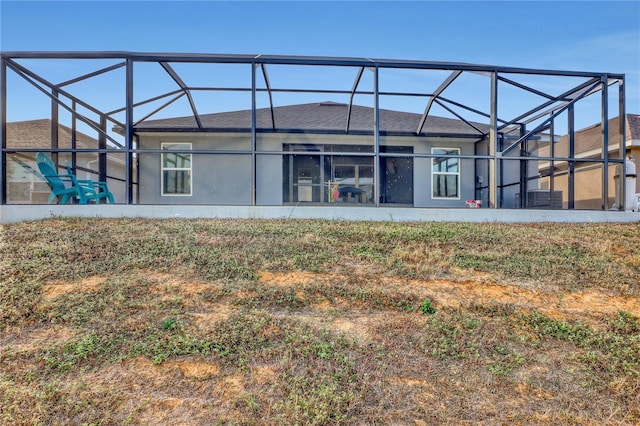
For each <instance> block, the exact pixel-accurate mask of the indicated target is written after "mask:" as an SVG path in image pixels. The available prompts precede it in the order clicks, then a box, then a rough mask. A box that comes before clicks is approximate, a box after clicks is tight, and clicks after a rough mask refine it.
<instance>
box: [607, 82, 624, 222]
mask: <svg viewBox="0 0 640 426" xmlns="http://www.w3.org/2000/svg"><path fill="white" fill-rule="evenodd" d="M601 127H602V159H603V160H604V163H602V209H603V210H609V77H608V76H607V75H606V74H605V75H603V76H602V126H601ZM621 179H622V180H621V183H622V185H624V175H623V176H621ZM623 204H624V203H623Z"/></svg>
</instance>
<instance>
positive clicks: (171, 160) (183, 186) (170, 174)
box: [162, 143, 191, 195]
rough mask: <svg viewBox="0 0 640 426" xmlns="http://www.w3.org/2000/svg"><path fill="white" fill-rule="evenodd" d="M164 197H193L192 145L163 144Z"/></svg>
mask: <svg viewBox="0 0 640 426" xmlns="http://www.w3.org/2000/svg"><path fill="white" fill-rule="evenodd" d="M162 150H163V151H173V152H163V153H162V195H191V154H188V153H186V152H185V151H191V144H190V143H163V144H162Z"/></svg>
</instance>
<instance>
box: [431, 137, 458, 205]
mask: <svg viewBox="0 0 640 426" xmlns="http://www.w3.org/2000/svg"><path fill="white" fill-rule="evenodd" d="M439 149H440V150H445V151H457V154H455V155H460V148H451V147H444V146H441V147H432V148H431V154H432V155H436V152H435V151H436V150H439ZM434 160H435V157H431V161H430V163H431V167H430V168H431V199H432V200H460V185H461V183H460V168H461V167H460V166H461V163H462V162H461V161H460V158H458V171H456V172H437V171H434V170H433V165H434V164H433V161H434ZM436 176H457V177H458V179H457V182H458V187H457V188H456V193H457V194H458V196H457V197H436V196H434V191H435V177H436Z"/></svg>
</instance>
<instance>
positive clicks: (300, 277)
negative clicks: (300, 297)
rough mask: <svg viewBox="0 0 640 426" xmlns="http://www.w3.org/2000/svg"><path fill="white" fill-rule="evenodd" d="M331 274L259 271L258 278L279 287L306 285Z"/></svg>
mask: <svg viewBox="0 0 640 426" xmlns="http://www.w3.org/2000/svg"><path fill="white" fill-rule="evenodd" d="M332 276H335V275H333V274H317V273H313V272H286V273H279V272H260V275H259V280H260V281H261V282H263V283H265V284H273V285H276V286H279V287H291V286H294V285H296V284H302V285H308V284H310V283H312V282H314V281H316V280H318V281H321V282H322V281H323V279H324V280H326V279H330V278H331V277H332Z"/></svg>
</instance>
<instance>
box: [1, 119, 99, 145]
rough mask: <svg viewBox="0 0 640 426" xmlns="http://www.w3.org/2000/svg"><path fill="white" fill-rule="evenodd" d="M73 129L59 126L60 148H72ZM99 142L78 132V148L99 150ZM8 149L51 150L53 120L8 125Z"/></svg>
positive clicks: (9, 123)
mask: <svg viewBox="0 0 640 426" xmlns="http://www.w3.org/2000/svg"><path fill="white" fill-rule="evenodd" d="M71 133H72V132H71V128H69V127H67V126H65V125H62V124H60V125H58V148H71ZM97 146H98V141H97V140H96V139H94V138H92V137H90V136H87V135H85V134H84V133H82V132H78V131H76V148H97ZM7 148H51V120H49V119H47V118H43V119H38V120H28V121H12V122H8V123H7Z"/></svg>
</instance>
